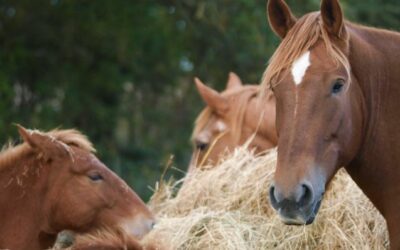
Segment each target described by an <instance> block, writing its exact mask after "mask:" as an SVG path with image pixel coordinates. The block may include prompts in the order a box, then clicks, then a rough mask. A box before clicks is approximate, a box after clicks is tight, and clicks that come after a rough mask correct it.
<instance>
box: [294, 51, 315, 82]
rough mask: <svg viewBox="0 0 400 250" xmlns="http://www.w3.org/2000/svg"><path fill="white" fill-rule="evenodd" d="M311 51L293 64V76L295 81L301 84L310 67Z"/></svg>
mask: <svg viewBox="0 0 400 250" xmlns="http://www.w3.org/2000/svg"><path fill="white" fill-rule="evenodd" d="M310 65H311V62H310V51H307V52H306V53H304V54H303V55H302V56H301V57H299V58H298V59H297V60H296V61H294V62H293V65H292V76H293V80H294V83H295V84H296V85H299V84H300V83H301V82H302V81H303V77H304V75H305V74H306V71H307V69H308V67H310Z"/></svg>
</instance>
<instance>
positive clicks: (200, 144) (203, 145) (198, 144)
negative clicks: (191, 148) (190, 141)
mask: <svg viewBox="0 0 400 250" xmlns="http://www.w3.org/2000/svg"><path fill="white" fill-rule="evenodd" d="M207 147H208V144H207V143H204V142H196V148H197V149H198V150H200V151H203V150H205V149H206V148H207Z"/></svg>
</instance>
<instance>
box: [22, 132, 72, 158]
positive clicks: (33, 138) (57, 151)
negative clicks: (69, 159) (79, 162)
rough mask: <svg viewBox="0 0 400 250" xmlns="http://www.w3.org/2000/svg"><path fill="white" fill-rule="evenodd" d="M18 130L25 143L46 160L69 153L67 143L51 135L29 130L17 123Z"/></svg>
mask: <svg viewBox="0 0 400 250" xmlns="http://www.w3.org/2000/svg"><path fill="white" fill-rule="evenodd" d="M17 127H18V132H19V134H20V136H21V137H22V139H23V140H24V142H25V143H28V144H29V146H30V147H31V148H32V149H34V150H35V151H37V152H38V153H39V154H40V155H41V156H42V157H43V158H44V159H45V160H49V159H52V158H55V157H60V156H64V155H66V154H68V149H67V147H68V146H67V145H65V144H64V143H61V142H59V141H57V140H56V139H55V138H53V137H52V136H50V135H47V134H44V133H41V132H39V131H35V130H29V129H26V128H24V127H22V126H21V125H17Z"/></svg>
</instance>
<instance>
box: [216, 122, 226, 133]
mask: <svg viewBox="0 0 400 250" xmlns="http://www.w3.org/2000/svg"><path fill="white" fill-rule="evenodd" d="M217 130H218V131H219V132H223V131H225V130H226V124H225V123H224V122H223V121H218V122H217Z"/></svg>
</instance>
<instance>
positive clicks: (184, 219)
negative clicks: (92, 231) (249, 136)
mask: <svg viewBox="0 0 400 250" xmlns="http://www.w3.org/2000/svg"><path fill="white" fill-rule="evenodd" d="M275 164H276V150H272V151H270V152H269V153H268V154H266V155H264V156H260V157H255V156H254V155H253V154H252V153H251V152H249V151H247V150H246V149H245V148H239V149H237V150H236V151H235V152H234V153H233V154H232V155H231V156H229V157H227V158H226V159H225V160H224V161H223V162H222V163H221V164H219V165H218V166H217V167H216V168H213V169H209V170H195V171H194V172H193V173H192V174H191V175H190V176H187V177H186V180H185V184H184V185H183V186H182V188H181V189H180V190H179V192H178V194H177V195H175V193H176V192H177V191H178V190H177V189H178V186H179V185H180V184H181V183H182V182H183V180H180V181H177V182H171V181H170V182H168V183H159V184H158V186H157V187H156V191H155V193H154V195H153V197H152V199H151V201H150V204H149V205H150V207H151V208H152V210H153V211H154V212H155V213H156V215H157V216H158V223H157V225H156V227H155V229H154V230H153V231H152V232H151V233H150V234H149V235H147V236H146V238H145V239H144V242H152V243H154V242H157V243H158V244H159V245H160V247H161V248H162V249H229V250H230V249H241V250H242V249H388V247H389V243H388V234H387V229H386V223H385V220H384V219H383V217H382V216H381V215H380V214H379V213H378V211H377V210H376V209H375V208H374V206H373V205H372V204H371V203H370V201H369V200H368V198H366V196H365V195H364V194H363V193H362V191H361V190H360V189H359V188H358V187H357V185H356V184H355V183H354V182H353V181H352V179H351V178H350V177H349V176H348V174H347V173H346V172H345V170H341V171H340V172H339V173H338V174H337V175H336V177H335V178H334V180H333V182H332V184H331V186H330V188H328V191H327V192H326V194H325V198H324V200H323V202H322V206H321V209H320V211H319V214H318V215H317V218H316V220H315V222H314V223H313V224H312V225H309V226H286V225H283V224H282V222H281V221H280V219H279V217H278V216H277V214H276V213H275V212H274V211H273V209H272V207H270V205H269V201H268V187H269V186H270V184H271V181H272V178H273V173H274V168H275Z"/></svg>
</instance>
